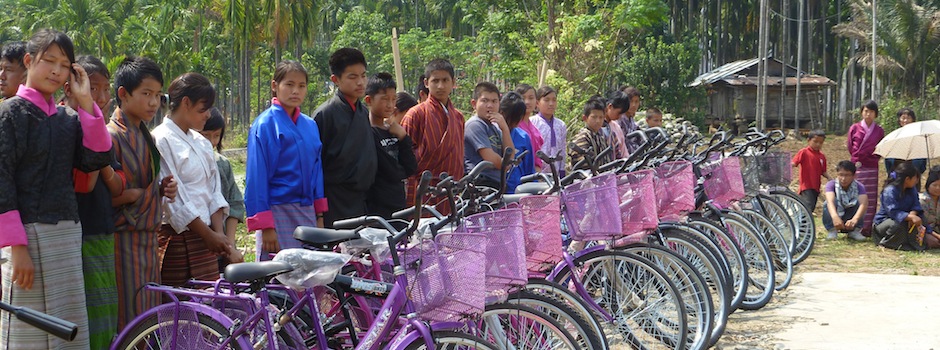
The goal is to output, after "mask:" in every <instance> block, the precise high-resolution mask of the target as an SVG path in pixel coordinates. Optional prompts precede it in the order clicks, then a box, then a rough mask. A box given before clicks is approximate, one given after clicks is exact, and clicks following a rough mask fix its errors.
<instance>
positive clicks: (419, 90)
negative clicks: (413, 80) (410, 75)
mask: <svg viewBox="0 0 940 350" xmlns="http://www.w3.org/2000/svg"><path fill="white" fill-rule="evenodd" d="M424 79H427V77H426V76H424V74H422V75H421V76H420V77H418V86H417V87H416V88H415V96H421V93H422V92H423V93H424V94H425V95H427V94H430V93H431V90H428V86H427V85H425V84H424Z"/></svg>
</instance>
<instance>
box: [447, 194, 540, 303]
mask: <svg viewBox="0 0 940 350" xmlns="http://www.w3.org/2000/svg"><path fill="white" fill-rule="evenodd" d="M463 230H464V231H466V232H467V233H477V234H481V235H485V236H486V237H487V244H486V291H487V293H488V294H493V293H497V294H499V292H502V291H506V290H508V289H509V288H512V287H514V286H522V285H525V284H526V281H528V277H529V276H528V272H527V271H526V269H525V267H526V259H525V233H524V224H523V220H522V209H518V208H512V209H500V210H496V211H490V212H485V213H479V214H474V215H471V216H468V217H467V218H466V219H464V222H463Z"/></svg>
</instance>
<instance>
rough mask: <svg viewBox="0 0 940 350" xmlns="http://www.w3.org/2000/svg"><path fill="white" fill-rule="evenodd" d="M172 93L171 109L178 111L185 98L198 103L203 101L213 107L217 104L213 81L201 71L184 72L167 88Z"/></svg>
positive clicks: (168, 92)
mask: <svg viewBox="0 0 940 350" xmlns="http://www.w3.org/2000/svg"><path fill="white" fill-rule="evenodd" d="M167 94H168V95H170V111H176V110H177V109H179V107H180V105H182V104H183V98H187V97H188V98H189V102H190V103H192V104H197V103H199V102H202V103H204V104H205V107H206V108H207V109H208V108H212V105H214V104H215V88H214V87H212V82H210V81H209V78H206V77H205V76H203V75H202V74H199V73H192V72H189V73H184V74H183V75H180V76H179V77H177V78H176V79H173V81H172V82H170V87H169V88H168V89H167Z"/></svg>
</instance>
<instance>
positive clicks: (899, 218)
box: [871, 161, 926, 251]
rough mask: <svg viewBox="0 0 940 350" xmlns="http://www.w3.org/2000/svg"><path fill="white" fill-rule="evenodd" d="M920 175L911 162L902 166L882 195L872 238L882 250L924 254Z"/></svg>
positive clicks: (897, 168)
mask: <svg viewBox="0 0 940 350" xmlns="http://www.w3.org/2000/svg"><path fill="white" fill-rule="evenodd" d="M918 180H920V174H919V173H917V168H915V167H914V165H913V164H911V162H907V161H905V162H901V163H900V164H898V165H897V166H896V167H895V171H894V174H892V176H891V177H889V178H888V180H887V182H886V184H885V187H884V191H882V192H881V208H878V213H876V214H875V226H874V229H873V230H872V234H871V238H872V240H873V241H874V242H875V244H878V245H880V246H882V247H885V248H891V249H901V250H918V251H919V250H924V249H926V245H925V244H924V234H925V227H924V226H923V223H924V220H923V215H924V210H923V209H922V208H921V207H920V198H919V197H918V196H917V188H916V187H917V181H918Z"/></svg>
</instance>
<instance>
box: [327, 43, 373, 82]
mask: <svg viewBox="0 0 940 350" xmlns="http://www.w3.org/2000/svg"><path fill="white" fill-rule="evenodd" d="M356 64H361V65H362V66H363V67H368V65H367V64H366V56H364V55H363V54H362V51H359V50H356V49H354V48H351V47H344V48H342V49H339V50H336V51H333V54H332V55H330V73H332V74H333V75H335V76H340V75H342V74H343V71H345V70H346V67H349V66H352V65H356Z"/></svg>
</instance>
